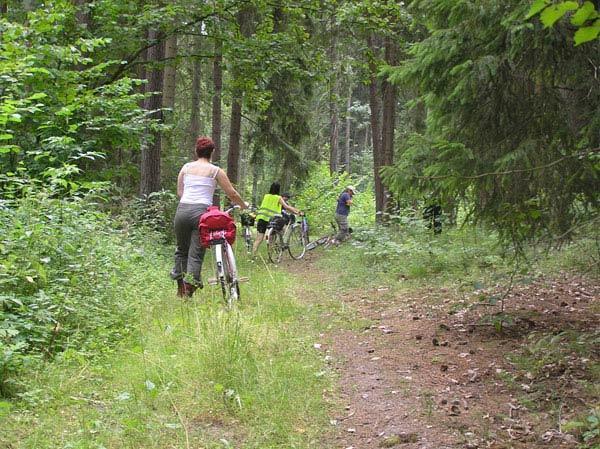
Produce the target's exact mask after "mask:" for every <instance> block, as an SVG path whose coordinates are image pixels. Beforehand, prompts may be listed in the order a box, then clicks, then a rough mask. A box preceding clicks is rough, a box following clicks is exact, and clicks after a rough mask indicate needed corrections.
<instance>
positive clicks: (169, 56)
mask: <svg viewBox="0 0 600 449" xmlns="http://www.w3.org/2000/svg"><path fill="white" fill-rule="evenodd" d="M176 58H177V35H172V36H169V37H168V38H167V39H166V40H165V59H166V60H167V62H166V65H165V69H164V70H165V75H164V88H163V107H165V108H169V109H173V108H174V107H175V85H176V81H177V62H176ZM171 114H172V113H169V115H171Z"/></svg>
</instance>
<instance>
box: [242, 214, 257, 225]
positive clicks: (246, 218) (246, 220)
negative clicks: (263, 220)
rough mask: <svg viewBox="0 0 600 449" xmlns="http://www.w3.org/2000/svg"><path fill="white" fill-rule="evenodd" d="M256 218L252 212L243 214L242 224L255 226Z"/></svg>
mask: <svg viewBox="0 0 600 449" xmlns="http://www.w3.org/2000/svg"><path fill="white" fill-rule="evenodd" d="M255 218H256V217H255V216H254V215H252V214H242V215H241V217H240V219H241V222H242V226H254V221H255Z"/></svg>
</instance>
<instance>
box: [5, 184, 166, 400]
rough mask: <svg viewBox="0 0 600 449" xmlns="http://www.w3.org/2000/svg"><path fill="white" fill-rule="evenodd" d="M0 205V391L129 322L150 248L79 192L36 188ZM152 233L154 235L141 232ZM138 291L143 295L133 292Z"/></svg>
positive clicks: (100, 342)
mask: <svg viewBox="0 0 600 449" xmlns="http://www.w3.org/2000/svg"><path fill="white" fill-rule="evenodd" d="M12 206H13V207H6V206H4V207H2V208H1V209H0V229H2V231H1V234H0V286H1V290H2V292H3V293H2V295H0V394H2V395H6V394H9V393H11V392H14V391H15V390H18V388H19V385H18V381H17V378H16V377H15V374H16V373H17V372H18V370H19V369H20V368H21V367H22V366H23V365H24V364H28V363H37V362H38V361H39V360H40V359H42V358H47V357H52V356H53V355H55V354H57V353H59V352H61V351H64V350H66V349H73V350H76V351H79V352H82V353H84V354H95V353H97V352H98V351H99V350H104V349H106V348H107V347H109V346H110V345H111V344H113V343H114V342H116V341H118V340H120V339H122V338H123V337H124V336H125V335H127V334H128V333H129V332H130V331H131V329H132V327H131V326H132V320H133V318H134V317H135V309H136V306H137V305H138V304H139V303H140V301H142V300H143V299H144V298H143V294H142V293H143V292H142V291H141V290H139V289H138V288H136V287H137V286H139V285H148V284H151V283H152V282H153V279H152V276H153V275H154V271H152V270H150V269H149V266H150V265H151V264H152V265H154V266H156V265H157V264H156V255H155V254H151V257H148V256H149V254H148V253H147V252H145V251H147V249H145V248H144V245H143V244H142V242H143V240H142V239H140V238H136V237H135V236H131V238H129V239H126V238H125V235H124V234H123V232H121V231H118V230H116V229H114V222H113V221H112V220H111V219H110V218H109V217H108V216H106V215H104V214H102V213H100V212H98V211H97V210H96V208H95V207H94V205H93V204H90V203H89V202H87V201H85V200H84V199H81V198H79V199H71V200H69V201H66V200H59V199H55V198H52V197H50V196H48V194H47V193H44V192H40V193H36V194H33V195H30V196H28V197H27V198H24V199H21V200H18V201H16V202H15V204H13V205H12ZM148 240H149V241H154V240H155V239H148ZM140 294H142V296H140Z"/></svg>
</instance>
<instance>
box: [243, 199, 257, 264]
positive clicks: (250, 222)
mask: <svg viewBox="0 0 600 449" xmlns="http://www.w3.org/2000/svg"><path fill="white" fill-rule="evenodd" d="M253 211H254V209H253V208H252V209H251V212H244V213H242V214H241V216H240V221H241V223H242V235H243V237H244V244H245V246H246V252H247V253H248V254H252V244H253V241H252V231H251V228H252V227H253V226H254V221H255V219H256V216H255V215H254V214H253V213H252V212H253Z"/></svg>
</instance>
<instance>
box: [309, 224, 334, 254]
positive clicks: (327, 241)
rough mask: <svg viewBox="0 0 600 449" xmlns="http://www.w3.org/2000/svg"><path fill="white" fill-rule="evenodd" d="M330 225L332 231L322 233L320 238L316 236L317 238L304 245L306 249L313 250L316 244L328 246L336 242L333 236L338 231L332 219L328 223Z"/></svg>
mask: <svg viewBox="0 0 600 449" xmlns="http://www.w3.org/2000/svg"><path fill="white" fill-rule="evenodd" d="M329 224H330V225H331V228H332V232H331V233H330V234H327V235H324V236H322V237H320V238H318V239H317V240H315V241H313V242H311V243H309V244H308V245H307V247H306V249H308V250H309V251H310V250H313V249H315V248H316V247H317V246H323V247H324V248H329V247H330V246H332V245H335V244H336V243H337V241H336V239H335V236H336V235H337V233H338V229H337V225H336V224H335V223H334V222H333V221H332V222H330V223H329Z"/></svg>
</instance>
